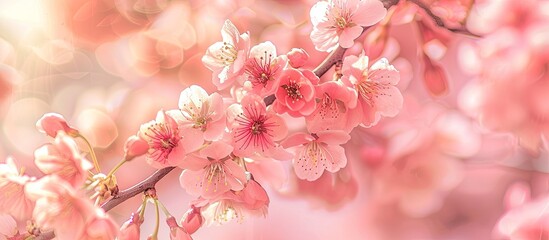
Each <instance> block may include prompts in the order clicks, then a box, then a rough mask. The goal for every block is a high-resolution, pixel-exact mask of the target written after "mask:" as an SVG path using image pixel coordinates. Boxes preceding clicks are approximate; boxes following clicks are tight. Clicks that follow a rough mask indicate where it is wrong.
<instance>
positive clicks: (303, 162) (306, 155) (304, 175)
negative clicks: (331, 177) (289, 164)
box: [293, 145, 325, 181]
mask: <svg viewBox="0 0 549 240" xmlns="http://www.w3.org/2000/svg"><path fill="white" fill-rule="evenodd" d="M307 146H308V145H305V146H302V147H300V148H299V150H297V152H296V155H295V157H294V162H293V166H294V171H295V174H296V176H297V177H298V178H300V179H304V180H308V181H314V180H316V179H318V178H319V177H320V176H321V175H322V172H324V166H323V164H325V161H324V160H320V156H321V154H322V152H321V151H320V148H317V150H318V151H316V152H311V151H309V149H308V148H307ZM311 156H316V157H318V158H317V160H316V161H314V160H313V159H312V157H311Z"/></svg>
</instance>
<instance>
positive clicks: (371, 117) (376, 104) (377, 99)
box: [341, 55, 403, 127]
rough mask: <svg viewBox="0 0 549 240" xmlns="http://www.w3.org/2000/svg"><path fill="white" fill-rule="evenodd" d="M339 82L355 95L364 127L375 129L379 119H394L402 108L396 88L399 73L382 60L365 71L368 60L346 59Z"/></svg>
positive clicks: (400, 95)
mask: <svg viewBox="0 0 549 240" xmlns="http://www.w3.org/2000/svg"><path fill="white" fill-rule="evenodd" d="M342 71H343V77H342V78H341V80H342V81H343V83H344V84H345V85H347V86H349V87H352V88H354V89H355V90H356V91H357V92H358V103H357V106H356V108H355V110H356V111H358V112H359V113H360V115H362V120H361V121H360V122H361V123H362V124H363V125H364V126H366V127H370V126H373V125H376V124H377V122H378V121H379V119H380V118H381V116H386V117H394V116H396V115H397V114H398V112H399V111H400V109H401V108H402V102H403V98H402V94H401V93H400V91H399V90H398V88H396V86H395V85H396V84H397V83H398V81H399V80H400V75H399V73H398V71H397V70H396V69H395V68H394V67H393V65H390V64H389V62H388V61H387V59H385V58H382V59H380V60H378V61H377V62H375V63H374V64H373V65H372V66H370V67H369V68H368V57H367V56H364V55H360V56H358V57H357V56H348V57H346V58H345V59H344V60H343V68H342Z"/></svg>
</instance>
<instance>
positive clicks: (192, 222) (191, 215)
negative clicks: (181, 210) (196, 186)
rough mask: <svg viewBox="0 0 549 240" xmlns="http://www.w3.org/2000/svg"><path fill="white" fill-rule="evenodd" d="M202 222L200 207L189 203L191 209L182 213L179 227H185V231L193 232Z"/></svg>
mask: <svg viewBox="0 0 549 240" xmlns="http://www.w3.org/2000/svg"><path fill="white" fill-rule="evenodd" d="M203 223H204V217H202V214H200V208H197V207H195V206H194V205H191V209H189V210H188V211H187V212H186V213H185V215H183V218H182V219H181V222H180V224H181V227H183V229H185V231H186V232H188V233H189V234H193V233H195V232H196V231H197V230H198V229H199V228H200V227H202V224H203Z"/></svg>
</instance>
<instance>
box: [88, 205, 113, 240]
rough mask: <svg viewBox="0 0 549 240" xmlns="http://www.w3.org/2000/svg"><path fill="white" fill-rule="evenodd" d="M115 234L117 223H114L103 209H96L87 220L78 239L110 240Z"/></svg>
mask: <svg viewBox="0 0 549 240" xmlns="http://www.w3.org/2000/svg"><path fill="white" fill-rule="evenodd" d="M117 235H118V224H116V223H115V222H114V221H113V220H112V219H111V218H110V217H109V216H108V215H107V214H106V213H105V212H104V211H103V209H96V211H95V214H94V215H93V216H92V217H91V218H90V219H89V220H88V221H87V223H86V226H85V227H84V231H83V232H82V234H81V235H80V236H79V237H78V239H82V240H112V239H114V238H115V237H116V236H117Z"/></svg>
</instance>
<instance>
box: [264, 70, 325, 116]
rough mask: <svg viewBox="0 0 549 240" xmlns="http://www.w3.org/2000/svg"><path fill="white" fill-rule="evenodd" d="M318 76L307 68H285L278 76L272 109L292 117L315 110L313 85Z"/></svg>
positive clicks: (316, 81) (316, 82) (304, 114)
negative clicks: (278, 82) (278, 80)
mask: <svg viewBox="0 0 549 240" xmlns="http://www.w3.org/2000/svg"><path fill="white" fill-rule="evenodd" d="M318 81H319V79H318V77H317V76H316V75H315V74H314V73H313V72H311V71H309V70H301V71H300V70H297V69H293V68H290V69H286V70H284V71H283V72H282V75H281V76H280V84H279V87H278V89H277V90H276V93H275V96H276V100H275V101H274V103H273V109H274V110H275V112H277V113H286V112H287V113H288V114H290V115H291V116H293V117H301V116H307V115H310V114H311V113H312V112H313V111H314V110H315V106H316V104H315V85H316V84H318Z"/></svg>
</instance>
